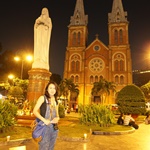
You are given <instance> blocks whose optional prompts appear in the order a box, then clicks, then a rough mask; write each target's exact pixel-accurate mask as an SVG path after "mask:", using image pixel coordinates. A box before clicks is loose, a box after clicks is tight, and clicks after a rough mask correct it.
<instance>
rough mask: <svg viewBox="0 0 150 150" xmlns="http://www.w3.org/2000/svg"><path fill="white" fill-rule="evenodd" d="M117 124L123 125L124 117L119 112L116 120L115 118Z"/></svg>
mask: <svg viewBox="0 0 150 150" xmlns="http://www.w3.org/2000/svg"><path fill="white" fill-rule="evenodd" d="M117 124H119V125H123V124H124V118H123V114H122V113H121V114H120V116H119V118H118V120H117Z"/></svg>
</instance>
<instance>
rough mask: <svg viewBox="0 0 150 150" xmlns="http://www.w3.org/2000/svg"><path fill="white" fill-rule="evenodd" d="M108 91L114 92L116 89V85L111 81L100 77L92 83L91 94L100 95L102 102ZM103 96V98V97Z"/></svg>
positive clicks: (108, 93)
mask: <svg viewBox="0 0 150 150" xmlns="http://www.w3.org/2000/svg"><path fill="white" fill-rule="evenodd" d="M110 91H113V92H115V91H116V85H115V84H114V83H113V82H109V81H107V80H105V79H104V78H101V79H100V80H99V82H95V83H94V84H93V88H92V92H91V94H92V95H93V96H94V95H98V96H100V97H101V100H102V104H104V103H105V99H106V97H107V96H108V95H110ZM104 97H105V99H104Z"/></svg>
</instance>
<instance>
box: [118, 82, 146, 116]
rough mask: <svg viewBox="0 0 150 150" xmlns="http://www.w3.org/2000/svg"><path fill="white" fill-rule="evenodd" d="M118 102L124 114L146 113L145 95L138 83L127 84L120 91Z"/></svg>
mask: <svg viewBox="0 0 150 150" xmlns="http://www.w3.org/2000/svg"><path fill="white" fill-rule="evenodd" d="M116 102H117V104H118V109H119V111H120V112H121V113H123V114H128V113H131V114H137V115H140V114H145V112H146V107H145V96H144V93H143V92H142V91H141V89H140V88H139V87H138V86H136V85H127V86H125V87H124V88H122V89H121V90H120V92H118V95H117V98H116Z"/></svg>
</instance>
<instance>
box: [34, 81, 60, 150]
mask: <svg viewBox="0 0 150 150" xmlns="http://www.w3.org/2000/svg"><path fill="white" fill-rule="evenodd" d="M57 95H58V86H57V84H56V83H55V82H49V83H48V85H47V86H46V89H45V94H44V95H42V96H40V97H39V99H38V100H37V103H36V105H35V107H34V109H33V113H34V115H35V116H36V117H37V119H38V120H41V121H43V122H44V124H46V131H45V134H44V137H43V138H42V140H41V141H40V142H39V150H53V149H54V145H55V142H56V138H57V135H58V130H57V129H56V128H55V127H56V125H57V123H58V121H59V114H58V101H57Z"/></svg>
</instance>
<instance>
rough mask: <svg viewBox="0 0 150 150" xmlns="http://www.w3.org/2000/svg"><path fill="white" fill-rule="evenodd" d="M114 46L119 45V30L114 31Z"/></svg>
mask: <svg viewBox="0 0 150 150" xmlns="http://www.w3.org/2000/svg"><path fill="white" fill-rule="evenodd" d="M114 42H115V43H114V44H118V31H117V30H115V31H114Z"/></svg>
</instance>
